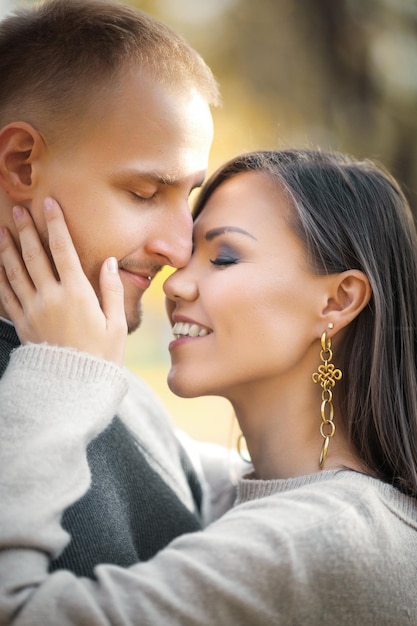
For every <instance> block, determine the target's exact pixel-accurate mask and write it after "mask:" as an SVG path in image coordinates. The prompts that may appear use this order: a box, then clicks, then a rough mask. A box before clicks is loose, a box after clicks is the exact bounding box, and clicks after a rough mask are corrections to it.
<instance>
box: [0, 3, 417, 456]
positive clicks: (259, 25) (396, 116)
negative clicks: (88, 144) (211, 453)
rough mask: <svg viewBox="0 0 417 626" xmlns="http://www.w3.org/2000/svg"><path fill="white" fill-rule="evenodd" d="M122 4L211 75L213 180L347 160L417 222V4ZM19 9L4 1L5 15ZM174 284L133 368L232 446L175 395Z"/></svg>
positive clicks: (130, 362) (148, 317) (217, 416)
mask: <svg viewBox="0 0 417 626" xmlns="http://www.w3.org/2000/svg"><path fill="white" fill-rule="evenodd" d="M27 2H29V0H27ZM125 3H126V4H131V5H134V6H137V7H139V8H140V9H142V10H144V11H146V12H148V13H150V14H151V15H154V16H156V17H158V18H160V19H162V20H163V21H164V22H166V23H167V24H169V25H170V26H172V27H173V28H174V29H176V30H177V31H179V32H180V33H182V34H183V35H184V36H185V38H186V39H187V40H188V41H189V42H190V43H191V44H192V45H193V46H194V47H195V48H196V49H197V50H198V51H199V52H200V53H201V54H202V56H203V57H204V58H205V60H206V61H207V63H208V64H209V65H210V66H211V68H212V69H213V71H214V74H215V75H216V77H217V79H218V81H219V83H220V86H221V91H222V94H223V106H222V108H220V109H217V110H215V111H214V119H215V130H216V134H215V141H214V145H213V150H212V153H211V160H210V172H211V171H213V170H214V169H215V168H216V167H217V166H218V165H220V163H222V162H223V161H225V160H226V159H228V158H229V157H231V156H233V155H235V154H237V153H239V152H243V151H247V150H253V149H261V148H276V147H288V146H295V147H297V146H298V147H300V146H306V145H308V146H310V147H321V148H323V149H335V150H341V151H344V152H349V153H351V154H353V155H355V156H358V157H371V158H373V159H375V160H377V161H379V162H382V163H383V164H384V165H385V166H387V167H388V168H389V169H390V170H391V172H392V173H393V174H394V175H395V176H396V177H397V178H398V180H399V181H400V182H401V184H402V186H403V189H404V191H405V193H406V195H407V197H408V198H409V201H410V203H411V206H412V208H413V211H414V214H415V215H417V0H256V2H254V0H137V1H135V0H130V1H129V0H125ZM17 4H18V3H17V2H14V1H13V0H0V15H4V14H6V13H7V12H8V11H10V10H11V9H12V8H13V6H15V5H17ZM20 4H24V2H23V3H22V2H21V3H20ZM0 80H1V77H0ZM166 275H167V274H164V275H163V276H161V278H160V280H159V281H158V283H155V285H154V286H153V288H152V289H151V290H150V291H149V292H148V293H147V294H146V296H145V299H144V322H143V326H142V328H141V329H140V331H139V332H137V333H136V334H134V335H133V336H131V337H130V338H129V341H128V348H127V354H126V365H127V366H128V367H129V368H131V369H133V370H134V371H136V372H137V373H139V374H140V375H142V376H143V377H144V378H145V379H146V380H147V381H148V382H149V383H150V384H151V385H152V386H153V387H154V389H155V390H156V391H157V393H159V394H160V395H161V397H162V399H163V402H164V403H165V405H166V406H167V407H168V409H169V410H170V412H171V413H172V415H173V417H174V420H175V422H176V423H177V424H178V426H179V427H181V428H183V429H184V430H186V431H187V432H188V433H190V434H191V435H192V436H194V437H197V438H200V439H205V440H212V441H217V442H220V443H222V444H225V445H229V444H231V445H233V442H232V439H234V437H235V435H236V433H237V431H236V429H235V426H234V424H233V416H232V410H231V408H230V406H229V404H228V403H227V402H226V401H224V400H222V399H219V398H198V399H193V400H183V399H179V398H176V397H175V396H173V394H171V393H170V392H169V391H168V390H167V387H166V383H165V377H166V372H167V370H168V368H169V355H168V351H167V344H168V342H169V341H170V340H171V333H170V328H169V326H168V324H167V322H166V320H165V314H164V306H163V296H162V290H161V284H162V279H163V278H164V277H166ZM238 314H239V312H238V311H237V312H236V315H238Z"/></svg>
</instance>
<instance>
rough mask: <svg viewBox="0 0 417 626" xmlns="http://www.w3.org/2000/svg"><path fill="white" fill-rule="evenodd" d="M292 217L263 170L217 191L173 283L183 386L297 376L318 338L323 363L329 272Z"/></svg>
mask: <svg viewBox="0 0 417 626" xmlns="http://www.w3.org/2000/svg"><path fill="white" fill-rule="evenodd" d="M289 216H290V209H289V205H288V203H287V201H286V199H285V196H284V194H283V193H282V191H281V190H279V189H278V188H277V186H276V185H274V184H273V182H272V181H271V180H270V179H268V178H267V177H266V175H264V174H262V173H258V172H250V173H244V174H239V175H237V176H235V177H233V178H231V179H229V180H227V181H226V182H225V183H223V184H222V185H221V186H220V187H218V188H217V189H216V191H215V192H214V193H213V195H212V196H211V197H210V198H209V200H208V202H207V204H206V206H205V208H204V210H203V212H202V213H201V214H200V215H199V217H198V218H197V220H196V222H195V226H194V251H193V255H192V258H191V260H190V262H189V264H188V265H187V266H186V267H185V268H183V269H180V270H178V271H177V272H175V274H173V275H172V276H170V277H169V278H168V279H167V281H166V282H165V285H164V290H165V293H166V295H167V297H168V303H167V308H168V310H169V311H170V315H171V318H172V322H173V324H174V326H173V333H174V336H175V338H174V340H173V341H172V343H171V344H170V346H169V349H170V353H171V361H172V366H171V369H170V372H169V376H168V382H169V385H170V388H171V389H172V390H173V391H174V393H176V394H178V395H180V396H184V397H193V396H198V395H222V396H224V397H226V398H229V399H231V400H236V399H238V398H239V393H240V392H243V391H244V393H247V392H248V391H249V390H250V389H253V390H255V388H256V386H257V385H262V386H264V385H265V383H266V384H267V385H268V384H269V383H272V385H273V388H275V387H276V385H277V384H278V383H279V382H280V381H281V382H282V384H285V385H291V384H294V383H295V381H296V380H299V378H300V377H299V371H300V367H301V366H302V365H303V364H304V365H305V364H306V362H308V367H310V365H311V364H310V361H311V349H312V347H313V344H314V363H316V362H317V360H318V353H317V345H318V342H317V339H318V337H320V334H321V332H322V331H323V330H324V328H323V321H322V319H320V313H321V311H322V310H323V308H324V307H325V296H324V293H323V289H321V285H322V281H323V280H325V277H323V276H317V275H315V274H313V273H312V272H311V271H310V269H309V267H308V264H307V261H306V256H305V252H304V250H303V247H302V244H301V242H300V241H299V239H298V238H297V237H296V236H295V235H294V233H293V232H292V231H291V229H290V227H289V225H288V218H289ZM313 367H314V366H313ZM312 371H313V370H312V369H311V370H310V380H311V372H312ZM302 380H304V378H303V379H302ZM254 385H255V387H254Z"/></svg>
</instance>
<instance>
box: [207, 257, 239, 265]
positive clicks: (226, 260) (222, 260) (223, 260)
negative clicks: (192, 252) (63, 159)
mask: <svg viewBox="0 0 417 626" xmlns="http://www.w3.org/2000/svg"><path fill="white" fill-rule="evenodd" d="M238 261H239V259H238V258H237V257H235V256H226V255H219V256H218V257H216V258H215V259H210V263H211V264H212V265H215V266H226V265H235V264H236V263H238Z"/></svg>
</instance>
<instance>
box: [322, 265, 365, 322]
mask: <svg viewBox="0 0 417 626" xmlns="http://www.w3.org/2000/svg"><path fill="white" fill-rule="evenodd" d="M329 279H330V292H329V295H328V300H327V303H326V306H325V307H324V308H323V311H322V316H323V321H324V327H326V326H327V325H328V323H329V322H332V323H333V326H334V328H335V329H336V330H341V329H342V328H344V327H345V326H347V325H348V324H350V322H352V321H353V320H354V319H355V318H356V317H357V316H358V315H359V313H360V312H361V311H362V310H363V309H364V308H365V307H366V305H367V304H368V303H369V300H370V299H371V296H372V289H371V285H370V284H369V280H368V277H367V276H366V274H364V273H363V272H361V271H360V270H346V271H345V272H341V273H340V274H332V275H330V276H329Z"/></svg>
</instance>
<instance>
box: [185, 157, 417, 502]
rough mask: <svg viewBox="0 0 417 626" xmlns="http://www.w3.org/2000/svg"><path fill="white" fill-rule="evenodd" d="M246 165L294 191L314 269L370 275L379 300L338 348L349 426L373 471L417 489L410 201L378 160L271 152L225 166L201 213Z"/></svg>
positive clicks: (200, 204) (204, 196) (203, 197)
mask: <svg viewBox="0 0 417 626" xmlns="http://www.w3.org/2000/svg"><path fill="white" fill-rule="evenodd" d="M244 172H262V173H264V174H265V175H266V176H268V177H269V178H270V179H272V180H273V181H276V183H277V184H278V185H279V186H280V187H281V188H283V189H284V190H285V192H286V194H287V197H288V199H289V201H290V204H291V206H292V208H293V212H292V218H291V226H292V228H293V230H294V232H295V233H296V234H297V235H298V236H299V238H300V240H301V241H302V242H303V244H304V245H305V247H306V250H307V253H308V258H309V260H310V265H311V268H312V269H313V271H315V272H316V273H318V274H324V273H326V274H333V273H339V272H343V271H345V270H348V269H358V270H361V271H362V272H364V273H365V274H366V276H367V277H368V280H369V282H370V285H371V288H372V297H371V300H370V302H369V304H368V306H367V307H366V308H365V309H364V310H363V311H362V312H361V313H360V314H359V315H358V317H357V318H356V319H355V320H354V322H352V323H351V324H350V325H349V327H348V330H347V335H346V337H345V341H344V345H343V348H342V354H338V366H340V367H341V369H342V370H343V379H342V384H341V385H340V388H339V396H338V398H339V405H340V408H341V412H342V415H343V419H344V422H345V423H344V428H345V429H346V432H347V435H348V437H349V439H350V441H351V442H352V443H353V445H354V447H355V448H356V450H357V452H358V454H359V456H360V458H361V459H362V461H363V462H364V463H365V464H366V466H367V467H368V468H369V470H370V471H371V472H372V473H374V474H376V475H377V476H379V477H380V478H381V479H382V480H384V481H386V482H388V483H390V484H393V485H395V486H397V487H398V488H399V489H401V490H402V491H404V492H406V493H409V494H412V495H414V496H417V327H416V325H417V236H416V229H415V225H414V220H413V217H412V214H411V211H410V208H409V205H408V203H407V200H406V199H405V197H404V195H403V193H402V191H401V189H400V188H399V186H398V184H397V183H396V181H395V180H394V179H393V178H392V176H390V175H389V174H388V173H387V172H385V171H384V170H383V169H382V168H380V167H378V166H376V165H375V164H374V163H372V162H370V161H355V160H354V159H351V158H349V157H347V156H345V155H341V154H334V153H323V152H320V151H314V150H284V151H262V152H256V153H248V154H244V155H242V156H239V157H237V158H235V159H233V160H231V161H229V162H228V163H226V165H224V166H223V167H221V168H220V169H219V170H218V171H217V172H216V173H215V174H214V175H213V176H212V177H211V178H210V180H209V181H208V182H207V184H206V185H205V186H204V188H203V190H202V192H201V194H200V196H199V198H198V201H197V204H196V206H195V209H194V217H197V216H198V215H199V213H201V211H202V210H203V209H204V206H205V204H206V202H207V200H208V198H209V197H210V196H211V195H212V193H213V192H214V190H215V189H216V188H217V187H219V185H221V184H222V183H223V182H224V181H226V180H228V179H230V178H232V177H234V176H236V175H238V174H242V173H244ZM254 210H255V209H254Z"/></svg>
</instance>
